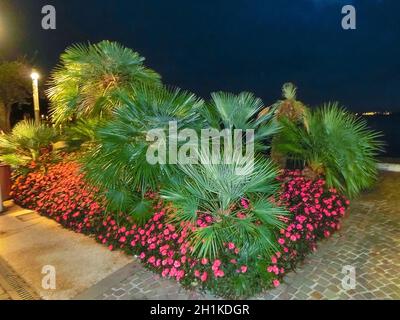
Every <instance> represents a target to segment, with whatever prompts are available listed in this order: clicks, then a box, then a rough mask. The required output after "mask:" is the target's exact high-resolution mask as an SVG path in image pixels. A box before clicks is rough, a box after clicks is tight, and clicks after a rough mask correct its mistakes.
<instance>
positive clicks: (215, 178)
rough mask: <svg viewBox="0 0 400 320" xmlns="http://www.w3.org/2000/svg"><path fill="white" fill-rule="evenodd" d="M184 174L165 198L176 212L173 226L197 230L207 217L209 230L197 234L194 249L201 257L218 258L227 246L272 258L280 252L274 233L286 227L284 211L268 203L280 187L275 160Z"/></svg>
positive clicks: (201, 167)
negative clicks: (194, 227)
mask: <svg viewBox="0 0 400 320" xmlns="http://www.w3.org/2000/svg"><path fill="white" fill-rule="evenodd" d="M180 169H181V171H182V173H183V175H181V176H177V177H174V178H173V179H171V180H170V183H169V184H167V186H166V187H165V188H164V189H163V190H162V196H163V198H164V199H166V200H167V201H170V202H172V204H173V205H174V207H175V208H176V210H177V211H176V212H175V214H174V216H173V218H172V221H173V222H176V223H177V224H178V225H179V224H180V223H182V222H183V223H190V224H191V225H197V224H196V222H197V220H198V219H202V218H203V219H204V217H205V216H207V217H208V219H209V222H210V223H209V224H208V225H207V226H201V227H198V228H196V229H195V230H194V231H193V232H194V234H193V236H192V245H193V248H194V252H195V253H196V254H197V255H198V256H199V257H209V258H215V257H216V256H218V254H219V253H221V252H222V250H223V248H224V244H226V243H228V242H233V243H234V244H235V245H236V246H238V247H239V248H241V252H242V254H243V255H248V256H254V257H255V256H257V255H258V254H262V255H263V256H265V255H266V256H268V254H271V253H272V252H273V250H276V248H275V245H274V244H275V241H276V239H275V238H274V232H275V231H276V230H277V229H279V228H280V227H282V226H283V223H282V222H281V220H280V217H281V216H283V215H285V212H284V210H283V209H281V208H279V207H276V206H275V205H273V204H272V203H271V202H270V201H269V197H271V196H272V195H274V193H275V192H276V191H277V188H278V185H277V183H276V175H277V170H276V169H275V167H274V165H272V163H271V162H270V161H267V160H264V159H262V158H257V159H256V160H255V162H254V165H253V164H252V161H251V160H250V159H246V158H242V159H240V158H237V157H236V158H232V161H231V163H230V164H224V163H221V164H205V163H204V161H201V163H200V164H191V165H181V166H180ZM238 170H240V172H241V174H238ZM244 199H246V200H244ZM242 201H245V202H246V204H247V203H249V204H248V207H247V205H245V206H243V203H241V202H242Z"/></svg>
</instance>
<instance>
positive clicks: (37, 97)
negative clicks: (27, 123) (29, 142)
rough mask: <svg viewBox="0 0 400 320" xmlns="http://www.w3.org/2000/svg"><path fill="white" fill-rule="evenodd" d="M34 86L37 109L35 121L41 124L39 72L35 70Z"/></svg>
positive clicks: (33, 74)
mask: <svg viewBox="0 0 400 320" xmlns="http://www.w3.org/2000/svg"><path fill="white" fill-rule="evenodd" d="M31 78H32V88H33V108H34V110H35V123H36V124H37V125H38V124H40V105H39V74H38V73H37V72H35V71H33V72H32V74H31Z"/></svg>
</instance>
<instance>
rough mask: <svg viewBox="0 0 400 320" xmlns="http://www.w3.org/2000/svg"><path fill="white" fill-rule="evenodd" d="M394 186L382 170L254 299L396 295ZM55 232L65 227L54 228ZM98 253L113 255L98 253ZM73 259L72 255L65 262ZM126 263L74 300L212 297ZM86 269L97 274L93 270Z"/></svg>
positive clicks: (397, 200)
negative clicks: (316, 242)
mask: <svg viewBox="0 0 400 320" xmlns="http://www.w3.org/2000/svg"><path fill="white" fill-rule="evenodd" d="M399 189H400V173H382V174H381V176H380V181H379V183H378V185H377V187H376V188H375V189H374V190H373V191H371V192H368V193H364V194H363V195H362V196H361V197H360V198H359V199H357V200H356V201H354V202H353V203H352V205H351V210H350V215H349V217H348V218H346V219H345V220H344V223H343V228H342V230H341V231H340V232H338V233H337V234H335V235H334V236H333V237H332V238H331V239H329V240H327V241H324V242H322V243H320V246H319V250H318V251H317V252H316V253H315V254H313V255H310V256H309V257H308V258H307V259H306V261H305V262H304V263H303V264H302V265H301V266H299V267H298V269H297V271H296V272H292V273H289V274H288V275H287V276H286V278H285V279H284V283H283V284H282V285H281V286H280V287H279V288H277V289H274V290H271V291H268V292H266V293H264V294H261V295H259V296H257V297H255V299H400V277H399V276H398V272H399V271H400V192H399ZM42 219H45V218H42ZM47 220H48V219H47ZM43 231H44V230H43ZM59 232H64V231H62V229H61V228H59V229H58V230H57V233H59ZM65 232H67V233H68V237H66V238H65V239H66V241H67V239H68V238H69V237H75V236H73V233H72V232H69V231H65ZM42 234H44V233H42ZM53 236H55V234H54V233H53V234H52V235H48V237H50V238H51V237H53ZM76 236H78V237H81V238H79V239H77V240H79V241H77V242H76V244H75V245H76V246H77V247H79V246H80V244H79V242H80V241H83V242H84V241H86V240H85V239H84V238H85V237H84V236H81V235H76ZM1 237H2V235H1V216H0V238H1ZM1 240H2V241H3V239H1ZM88 240H90V241H93V240H92V239H88ZM19 241H22V239H19ZM39 245H40V244H39ZM42 245H44V244H42ZM89 247H90V248H91V249H92V250H98V249H97V248H102V246H100V245H98V244H95V243H90V245H89ZM3 250H4V247H3V246H0V256H1V255H2V251H3ZM57 250H58V248H57ZM99 250H100V249H99ZM101 250H102V249H101ZM24 252H26V251H24ZM16 254H17V253H16ZM19 254H21V252H19ZM62 254H65V252H64V253H62ZM99 254H115V253H114V252H113V253H109V252H105V251H101V253H100V252H99ZM75 255H76V254H75ZM9 257H10V258H12V259H11V260H13V259H17V256H16V255H14V256H9ZM108 259H110V258H108ZM125 259H127V258H125ZM74 261H76V259H75V260H74V259H73V260H72V261H71V262H70V263H74ZM128 261H130V263H128V264H125V266H123V267H120V268H119V270H118V271H116V272H113V273H112V272H110V270H108V271H109V272H108V273H109V274H110V275H109V276H105V277H102V280H100V281H97V283H96V284H95V285H94V286H92V287H89V289H87V290H84V291H83V292H82V293H80V294H78V295H76V296H75V299H105V300H133V299H193V300H197V299H213V298H214V297H213V296H212V295H203V294H200V293H198V292H189V291H186V290H184V289H183V288H181V287H180V286H179V285H178V284H177V283H176V282H175V281H172V280H167V279H162V278H160V277H159V276H158V275H156V274H154V273H152V272H150V271H148V270H146V269H145V268H143V267H142V266H141V264H140V263H139V262H138V261H137V260H135V259H133V260H132V258H130V257H129V260H128ZM65 263H67V262H65ZM100 266H101V267H100ZM97 267H98V268H99V270H100V269H101V268H102V267H103V266H102V265H101V264H97ZM344 267H348V268H354V271H355V288H354V289H350V290H345V289H343V287H342V280H343V278H344V277H345V274H344V273H342V270H343V268H344ZM113 269H115V267H114V268H113ZM91 272H93V273H96V271H95V270H91ZM97 278H99V277H97ZM92 280H93V279H92ZM2 297H5V298H7V294H6V293H2V288H1V282H0V299H1V298H2ZM50 298H51V297H50ZM53 298H54V296H53Z"/></svg>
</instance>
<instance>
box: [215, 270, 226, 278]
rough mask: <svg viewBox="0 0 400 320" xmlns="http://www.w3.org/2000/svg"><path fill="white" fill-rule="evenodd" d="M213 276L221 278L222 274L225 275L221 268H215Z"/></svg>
mask: <svg viewBox="0 0 400 320" xmlns="http://www.w3.org/2000/svg"><path fill="white" fill-rule="evenodd" d="M214 276H215V277H216V278H222V277H223V276H225V273H224V272H223V271H222V270H215V271H214Z"/></svg>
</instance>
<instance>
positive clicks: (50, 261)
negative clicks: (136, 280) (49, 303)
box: [0, 201, 132, 300]
mask: <svg viewBox="0 0 400 320" xmlns="http://www.w3.org/2000/svg"><path fill="white" fill-rule="evenodd" d="M5 206H6V209H7V211H6V212H5V213H2V214H1V215H0V259H1V258H2V259H3V260H4V261H5V262H6V263H7V264H8V265H9V266H10V268H11V269H12V270H15V273H16V274H17V275H18V276H19V277H20V278H21V279H23V280H24V281H25V282H26V283H27V284H28V285H29V286H31V287H32V288H33V289H34V291H35V292H37V294H38V295H39V296H40V298H42V299H45V300H66V299H71V298H73V297H74V296H76V295H77V294H79V293H80V292H82V291H84V290H86V289H87V288H89V287H91V286H92V285H94V284H96V283H97V282H99V281H101V280H102V279H104V278H106V277H107V276H109V275H110V274H113V273H114V272H115V271H117V270H119V269H121V268H122V267H123V266H125V265H126V264H128V263H130V262H131V261H132V260H131V257H129V256H126V255H125V254H123V253H122V252H118V251H115V252H111V251H110V250H108V249H107V247H105V246H102V245H100V244H98V243H97V242H96V241H95V240H94V239H93V238H91V237H88V236H85V235H82V234H78V233H75V232H73V231H70V230H68V229H65V228H63V227H61V226H60V225H59V224H58V223H57V222H55V221H53V220H51V219H48V218H46V217H42V216H40V215H39V214H37V213H36V212H34V211H30V210H25V209H22V208H20V207H19V206H16V205H14V204H13V203H12V202H11V201H6V202H5ZM45 266H50V267H54V270H55V272H56V273H55V280H56V283H55V284H56V288H55V289H51V288H49V289H47V288H43V286H42V280H43V277H44V276H45V274H44V273H43V270H44V269H43V268H44V267H45ZM0 273H4V272H2V271H1V269H0ZM0 276H1V275H0ZM3 289H6V288H4V287H3ZM5 291H7V290H5ZM12 298H13V297H12Z"/></svg>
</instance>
